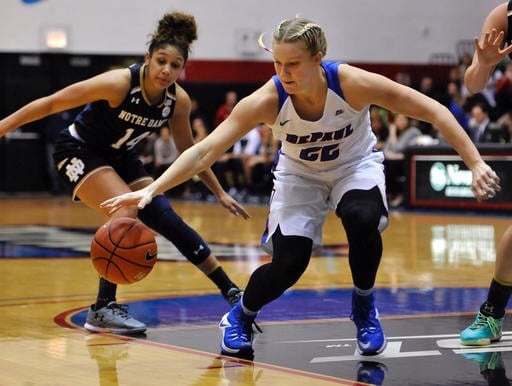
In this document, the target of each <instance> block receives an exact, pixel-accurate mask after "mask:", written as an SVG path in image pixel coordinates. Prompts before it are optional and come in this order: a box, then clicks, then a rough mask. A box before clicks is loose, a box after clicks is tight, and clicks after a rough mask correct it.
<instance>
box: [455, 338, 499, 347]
mask: <svg viewBox="0 0 512 386" xmlns="http://www.w3.org/2000/svg"><path fill="white" fill-rule="evenodd" d="M500 339H501V336H500V337H497V338H493V339H489V338H482V339H473V340H462V339H461V340H460V344H461V345H462V346H488V345H490V344H492V343H496V342H499V340H500Z"/></svg>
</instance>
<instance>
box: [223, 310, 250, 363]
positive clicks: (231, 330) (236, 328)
mask: <svg viewBox="0 0 512 386" xmlns="http://www.w3.org/2000/svg"><path fill="white" fill-rule="evenodd" d="M253 323H254V316H248V315H246V314H244V312H243V310H242V305H241V302H240V301H238V302H237V303H236V304H235V305H234V306H233V307H232V308H231V310H230V311H229V312H228V313H227V314H225V315H224V316H223V317H222V319H221V320H220V323H219V328H220V329H221V331H222V340H221V343H220V346H221V349H222V353H223V354H227V355H230V354H231V355H233V354H246V353H252V352H253V350H252V340H253V337H254V332H253V330H252V325H253Z"/></svg>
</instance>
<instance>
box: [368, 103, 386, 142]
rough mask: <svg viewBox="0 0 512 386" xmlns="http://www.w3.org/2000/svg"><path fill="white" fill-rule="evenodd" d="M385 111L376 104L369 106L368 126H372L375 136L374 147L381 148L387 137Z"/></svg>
mask: <svg viewBox="0 0 512 386" xmlns="http://www.w3.org/2000/svg"><path fill="white" fill-rule="evenodd" d="M386 116H387V111H385V110H383V109H381V108H380V107H378V106H372V107H371V108H370V126H371V127H372V131H373V134H375V137H377V144H376V145H375V148H376V149H379V150H380V149H382V147H383V146H384V143H385V142H386V140H387V139H388V135H389V128H388V122H387V118H386Z"/></svg>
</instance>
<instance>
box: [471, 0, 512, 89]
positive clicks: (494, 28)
mask: <svg viewBox="0 0 512 386" xmlns="http://www.w3.org/2000/svg"><path fill="white" fill-rule="evenodd" d="M507 24H508V23H507V3H503V4H500V5H498V6H497V7H496V8H494V9H493V10H492V11H491V12H490V13H489V14H488V15H487V17H486V19H485V21H484V23H483V25H482V32H481V34H480V39H479V38H478V37H475V38H473V42H474V45H475V53H474V55H473V61H472V62H471V65H470V66H469V67H468V69H467V70H466V72H465V74H464V83H465V85H466V87H467V89H468V90H469V91H470V92H472V93H476V92H479V91H481V90H482V89H483V88H484V87H485V86H486V84H487V81H488V79H489V76H490V74H491V72H492V71H493V69H494V67H495V66H496V65H497V64H498V63H499V62H500V61H501V60H502V59H503V58H504V57H505V56H506V55H508V54H509V53H510V52H512V45H511V46H508V47H505V48H503V42H504V37H505V34H506V32H507Z"/></svg>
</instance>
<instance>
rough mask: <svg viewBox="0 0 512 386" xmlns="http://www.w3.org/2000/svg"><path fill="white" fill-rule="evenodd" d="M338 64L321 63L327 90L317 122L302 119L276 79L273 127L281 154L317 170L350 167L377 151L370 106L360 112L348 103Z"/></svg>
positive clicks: (331, 62)
mask: <svg viewBox="0 0 512 386" xmlns="http://www.w3.org/2000/svg"><path fill="white" fill-rule="evenodd" d="M339 64H340V62H335V61H322V62H321V65H322V67H323V68H324V70H325V74H326V78H327V86H328V89H327V98H326V101H325V107H324V113H323V115H322V117H321V118H320V119H319V120H318V121H315V122H311V121H306V120H303V119H301V118H300V117H299V115H298V114H297V112H296V111H295V108H294V106H293V102H292V99H291V98H290V95H288V94H287V93H286V91H285V90H284V88H283V86H282V85H281V82H280V81H279V79H278V77H277V76H276V75H274V76H273V80H274V84H275V86H276V88H277V91H278V94H279V109H278V111H279V112H278V114H277V118H276V120H275V122H274V124H273V125H271V128H272V132H273V135H274V137H275V138H277V139H279V140H280V141H281V153H282V154H283V155H284V157H286V158H288V159H291V160H294V161H296V162H299V163H301V164H303V165H305V166H307V167H309V168H312V169H315V170H331V169H335V168H338V167H340V166H343V167H349V166H351V165H353V164H356V163H358V162H359V161H360V160H362V159H363V158H365V157H368V156H369V155H370V154H371V153H372V152H374V151H375V150H374V146H375V144H376V142H377V140H376V137H375V135H374V134H373V131H372V129H371V126H370V115H369V108H370V106H367V107H365V108H363V109H362V110H359V111H358V110H355V109H353V108H352V107H351V106H350V105H349V104H348V103H347V102H346V101H345V99H344V97H343V91H342V90H341V88H340V82H339V79H338V66H339Z"/></svg>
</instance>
